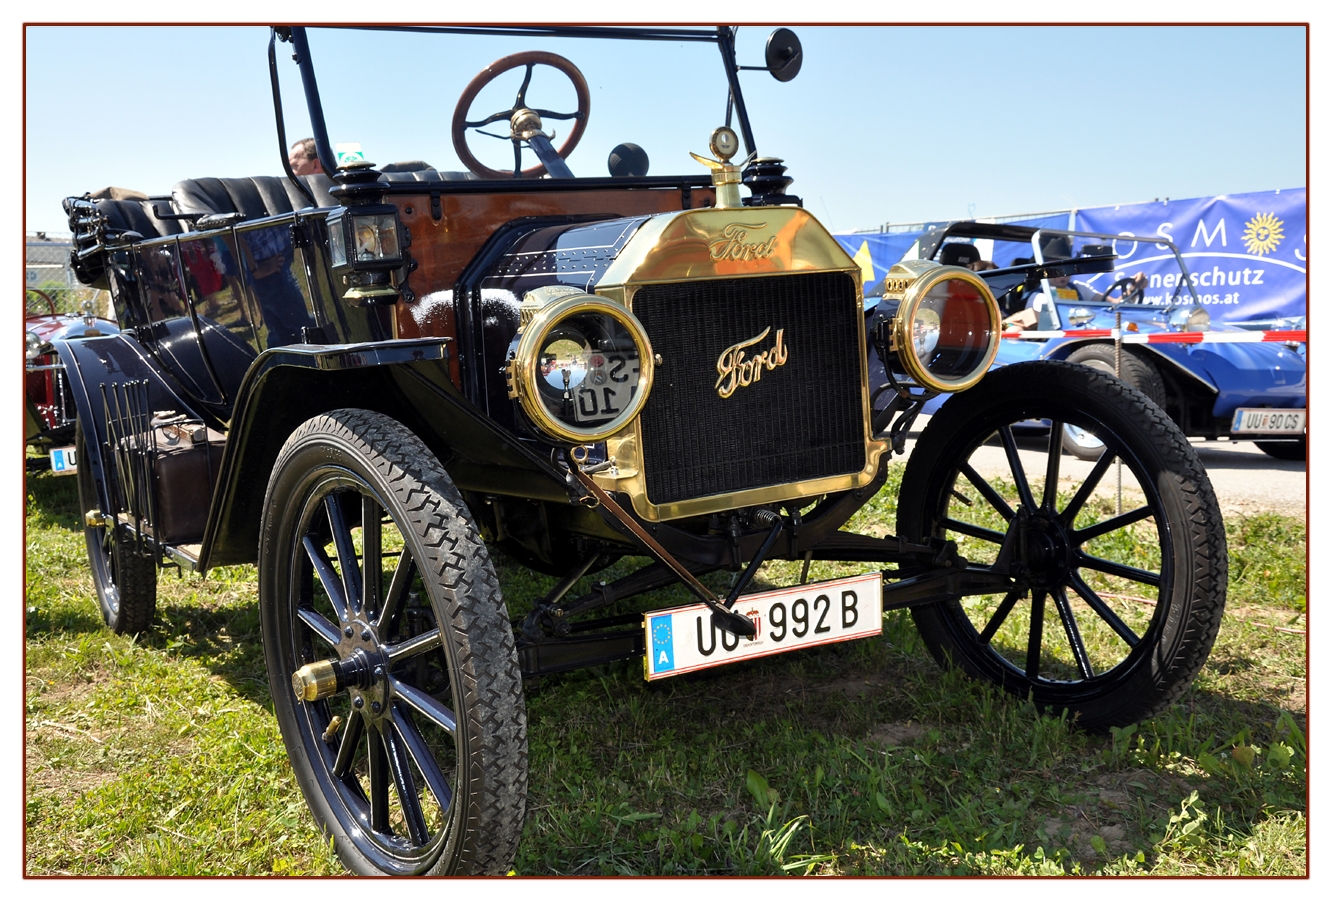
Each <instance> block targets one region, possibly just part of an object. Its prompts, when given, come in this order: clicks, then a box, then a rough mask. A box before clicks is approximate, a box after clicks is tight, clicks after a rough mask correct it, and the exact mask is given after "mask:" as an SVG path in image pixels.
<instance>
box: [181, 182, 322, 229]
mask: <svg viewBox="0 0 1332 902" xmlns="http://www.w3.org/2000/svg"><path fill="white" fill-rule="evenodd" d="M300 178H301V180H302V181H303V182H304V183H305V184H306V185H307V186H309V187H310V189H311V190H312V191H313V193H314V197H315V201H316V202H317V203H318V204H319V206H321V207H332V206H337V201H335V200H333V196H332V195H331V194H329V193H328V192H329V189H330V188H332V187H333V180H332V179H330V178H329V177H328V176H326V175H323V174H318V175H307V176H300ZM171 205H172V206H173V207H174V208H175V210H176V212H178V213H243V214H245V218H246V219H262V218H264V217H265V216H277V215H279V214H281V213H290V212H292V211H293V210H301V209H305V208H308V207H309V206H310V201H309V200H308V199H307V198H306V197H305V195H304V194H302V193H301V191H300V189H298V188H297V187H296V186H295V185H294V184H292V182H291V180H290V179H288V178H286V177H285V176H275V175H258V176H254V177H253V178H230V179H214V178H202V179H185V180H184V181H182V182H177V183H176V186H175V187H174V188H172V189H171Z"/></svg>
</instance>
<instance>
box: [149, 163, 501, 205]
mask: <svg viewBox="0 0 1332 902" xmlns="http://www.w3.org/2000/svg"><path fill="white" fill-rule="evenodd" d="M385 170H386V171H385V172H383V174H381V175H380V177H379V178H380V181H384V182H441V181H443V182H456V181H468V180H471V179H475V178H476V176H475V175H473V174H472V173H470V172H440V171H439V170H437V169H431V168H430V167H429V165H428V164H426V163H424V162H422V161H420V160H415V161H412V162H408V163H395V164H392V165H391V166H386V167H385ZM298 178H300V179H301V181H302V182H304V183H305V184H306V185H307V186H308V187H309V188H310V190H311V192H313V194H314V196H315V201H316V202H318V204H319V206H321V207H336V206H337V205H338V202H337V201H336V200H335V199H334V198H333V195H332V194H330V193H329V191H330V189H331V188H333V186H334V183H333V180H332V179H331V178H329V177H328V176H327V175H325V174H324V173H317V174H315V175H302V176H298ZM171 206H172V207H173V208H174V210H175V212H177V213H204V214H212V213H242V214H244V216H245V218H246V219H247V220H248V219H262V218H264V217H265V216H277V215H279V214H282V213H290V212H292V211H293V210H303V209H308V208H309V206H310V201H309V200H308V199H307V198H306V197H305V195H304V194H302V193H301V192H300V191H299V190H298V189H297V188H296V186H295V185H293V184H292V183H291V180H290V179H288V178H286V177H285V176H275V175H258V176H254V177H253V178H228V179H215V178H202V179H185V180H184V181H181V182H177V183H176V186H175V187H174V188H172V189H171Z"/></svg>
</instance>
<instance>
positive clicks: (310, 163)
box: [287, 138, 324, 175]
mask: <svg viewBox="0 0 1332 902" xmlns="http://www.w3.org/2000/svg"><path fill="white" fill-rule="evenodd" d="M287 162H288V163H290V164H291V171H292V172H294V173H296V174H297V175H310V174H312V173H315V172H323V171H324V167H323V166H322V165H321V164H320V162H319V154H318V152H317V151H316V150H315V142H314V138H305V139H303V140H300V141H297V142H296V143H295V144H293V145H291V153H290V154H288V155H287Z"/></svg>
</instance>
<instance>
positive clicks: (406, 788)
mask: <svg viewBox="0 0 1332 902" xmlns="http://www.w3.org/2000/svg"><path fill="white" fill-rule="evenodd" d="M259 567H260V607H261V616H262V623H263V633H264V653H265V656H266V658H267V661H268V672H269V680H270V683H271V686H272V691H273V701H274V707H275V710H276V713H277V717H278V721H279V724H280V726H281V728H282V736H283V740H284V741H285V743H286V746H287V751H288V753H289V754H290V756H291V760H292V767H293V769H294V771H295V773H296V776H297V779H298V781H299V782H300V784H301V788H302V790H303V792H304V793H305V797H306V801H307V802H308V803H309V805H310V808H311V810H312V811H313V812H314V814H315V817H316V818H317V819H318V821H319V822H320V824H321V825H322V826H323V828H324V829H325V830H326V831H327V832H328V833H329V834H331V835H332V837H333V839H334V842H335V844H336V847H337V850H338V854H339V855H340V856H341V858H342V860H343V862H344V864H346V865H347V867H348V868H350V869H351V870H352V871H354V872H356V873H361V874H490V873H503V872H505V871H506V870H507V869H508V867H509V866H510V864H511V862H512V859H513V855H514V853H515V851H516V848H517V844H518V839H519V835H520V833H521V830H522V822H523V812H524V807H525V803H526V796H527V722H526V715H525V713H524V709H523V700H522V691H521V690H522V682H521V677H520V674H519V669H518V659H517V654H516V652H515V649H514V643H513V634H512V631H511V629H510V626H509V623H508V617H507V614H506V612H505V608H504V602H503V599H502V598H501V596H500V591H499V585H498V583H497V581H496V578H495V573H494V570H493V569H492V567H491V564H490V560H489V557H488V556H487V554H486V550H485V546H484V545H483V544H482V542H481V539H480V536H479V535H478V533H477V530H476V527H475V525H474V523H473V522H472V519H471V517H470V516H469V514H468V512H467V509H466V507H465V506H464V504H463V501H462V497H461V495H460V494H459V493H458V491H457V490H456V489H455V488H454V486H453V484H452V482H451V481H450V480H449V478H448V476H447V474H446V473H445V472H444V470H443V468H442V467H440V466H439V464H438V462H437V461H436V459H435V458H434V456H433V455H432V454H431V453H430V451H429V450H428V449H427V448H426V447H425V445H424V444H423V443H422V442H421V441H420V440H419V439H417V438H416V436H415V435H413V434H412V433H411V432H410V431H408V430H407V429H406V427H404V426H402V425H401V424H400V423H397V422H396V421H394V420H391V419H389V418H387V417H384V416H382V415H379V414H376V413H371V412H368V411H363V410H339V411H333V412H332V413H329V414H326V415H323V416H320V417H316V418H314V419H312V420H309V421H308V422H306V423H305V424H303V425H302V426H301V427H300V428H299V429H297V430H296V432H295V433H293V435H292V436H291V437H290V438H289V439H288V440H287V442H286V444H285V445H284V446H283V448H282V451H281V452H280V453H279V455H278V460H277V463H276V465H275V467H274V470H273V474H272V477H271V478H270V480H269V485H268V497H267V501H266V504H265V511H264V518H263V524H262V538H261V543H260V556H259Z"/></svg>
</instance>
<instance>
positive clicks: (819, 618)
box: [643, 571, 883, 680]
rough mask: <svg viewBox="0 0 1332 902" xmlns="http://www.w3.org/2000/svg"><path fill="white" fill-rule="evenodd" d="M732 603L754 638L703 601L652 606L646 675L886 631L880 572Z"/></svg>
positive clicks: (684, 670)
mask: <svg viewBox="0 0 1332 902" xmlns="http://www.w3.org/2000/svg"><path fill="white" fill-rule="evenodd" d="M734 610H735V611H736V612H738V613H739V614H740V615H741V616H743V617H747V618H749V620H750V621H751V622H752V623H753V624H754V628H755V634H754V638H753V639H746V638H744V637H743V636H736V635H734V634H732V633H728V632H726V631H725V630H721V629H717V628H716V627H714V626H713V625H712V612H711V611H709V610H708V608H707V605H703V604H694V605H688V606H686V607H679V608H668V609H666V610H664V611H652V612H650V613H648V614H646V615H644V618H643V625H644V628H645V629H646V631H647V643H646V647H647V654H646V655H645V656H644V659H643V675H644V676H645V677H647V678H648V679H649V680H659V679H662V678H663V677H669V676H676V675H678V674H681V673H690V672H692V671H695V670H703V669H705V668H707V667H716V666H718V665H720V664H731V663H733V662H735V661H746V660H748V659H750V658H761V657H764V656H765V655H775V654H780V653H781V652H784V651H793V650H795V649H797V648H809V647H811V646H814V645H826V644H827V643H829V642H845V641H846V640H848V639H860V638H863V637H865V636H877V635H878V634H879V633H881V632H883V575H882V574H881V573H879V572H877V571H876V572H874V573H866V574H864V575H862V576H851V577H847V578H845V579H834V580H830V581H828V582H823V583H810V584H809V585H804V586H792V587H791V588H789V589H776V590H774V591H771V592H759V593H756V594H754V595H742V596H740V598H739V600H738V601H736V603H735V608H734Z"/></svg>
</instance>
